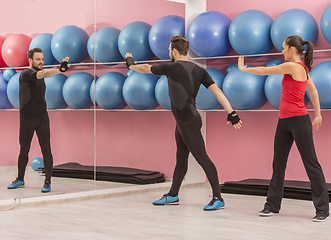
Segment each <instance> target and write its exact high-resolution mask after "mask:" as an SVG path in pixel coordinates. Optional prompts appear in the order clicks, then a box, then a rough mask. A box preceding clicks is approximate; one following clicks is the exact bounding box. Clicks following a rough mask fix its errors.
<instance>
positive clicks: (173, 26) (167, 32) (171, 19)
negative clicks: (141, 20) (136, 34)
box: [148, 15, 185, 59]
mask: <svg viewBox="0 0 331 240" xmlns="http://www.w3.org/2000/svg"><path fill="white" fill-rule="evenodd" d="M184 35H185V20H184V18H182V17H180V16H176V15H169V16H165V17H163V18H160V19H159V20H157V21H156V22H155V23H154V24H153V26H152V27H151V30H150V31H149V36H148V41H149V45H150V47H151V50H152V51H153V53H154V54H155V55H156V56H157V57H158V58H160V59H169V58H170V57H169V50H168V49H169V44H170V39H171V37H173V36H182V37H184Z"/></svg>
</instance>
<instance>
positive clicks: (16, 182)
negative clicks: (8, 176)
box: [7, 178, 25, 189]
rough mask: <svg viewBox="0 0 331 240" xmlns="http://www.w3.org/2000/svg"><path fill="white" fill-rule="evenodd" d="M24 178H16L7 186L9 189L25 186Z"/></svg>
mask: <svg viewBox="0 0 331 240" xmlns="http://www.w3.org/2000/svg"><path fill="white" fill-rule="evenodd" d="M24 186H25V185H24V180H23V181H21V180H19V179H18V178H16V179H15V180H14V181H13V182H12V183H11V184H10V185H9V186H8V187H7V188H8V189H15V188H24Z"/></svg>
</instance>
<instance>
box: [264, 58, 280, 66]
mask: <svg viewBox="0 0 331 240" xmlns="http://www.w3.org/2000/svg"><path fill="white" fill-rule="evenodd" d="M282 63H284V62H283V61H282V60H278V59H272V60H270V61H269V62H267V64H266V65H265V66H266V67H274V66H277V65H279V64H282Z"/></svg>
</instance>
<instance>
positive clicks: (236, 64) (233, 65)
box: [226, 63, 238, 74]
mask: <svg viewBox="0 0 331 240" xmlns="http://www.w3.org/2000/svg"><path fill="white" fill-rule="evenodd" d="M236 67H238V63H231V64H230V65H229V66H228V67H227V68H226V74H228V73H229V72H230V71H231V70H232V69H234V68H236Z"/></svg>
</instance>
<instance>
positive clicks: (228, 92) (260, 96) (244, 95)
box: [223, 66, 267, 110]
mask: <svg viewBox="0 0 331 240" xmlns="http://www.w3.org/2000/svg"><path fill="white" fill-rule="evenodd" d="M248 67H251V66H248ZM265 79H266V76H259V75H255V74H250V73H244V72H241V71H240V70H239V68H235V69H233V70H231V71H230V72H229V73H228V74H227V75H226V77H225V79H224V82H223V92H224V94H225V96H226V97H227V99H228V100H229V102H230V104H231V105H232V107H234V108H235V109H240V110H248V109H259V108H261V107H262V106H263V105H264V104H265V103H266V102H267V99H266V97H265V94H264V83H265Z"/></svg>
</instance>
